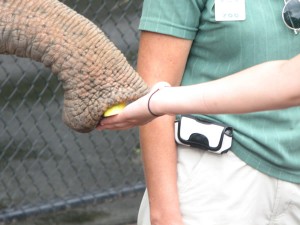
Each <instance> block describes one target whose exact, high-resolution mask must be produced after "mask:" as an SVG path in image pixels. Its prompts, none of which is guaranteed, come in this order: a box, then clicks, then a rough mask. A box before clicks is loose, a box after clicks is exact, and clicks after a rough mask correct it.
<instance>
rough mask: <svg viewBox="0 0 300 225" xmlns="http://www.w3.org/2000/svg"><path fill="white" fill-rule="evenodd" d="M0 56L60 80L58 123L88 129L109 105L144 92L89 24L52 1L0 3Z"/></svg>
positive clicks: (4, 0)
mask: <svg viewBox="0 0 300 225" xmlns="http://www.w3.org/2000/svg"><path fill="white" fill-rule="evenodd" d="M0 54H12V55H17V56H20V57H26V58H31V59H33V60H35V61H38V62H42V63H43V64H44V65H45V66H46V67H50V68H51V70H52V72H53V73H54V74H57V75H58V79H59V80H61V81H62V84H63V90H64V109H63V120H64V122H65V123H66V124H67V125H68V126H69V127H70V128H72V129H74V130H76V131H79V132H89V131H91V130H93V129H94V128H95V127H96V126H97V124H98V123H99V120H100V119H101V116H102V115H103V113H104V112H105V111H106V110H107V109H108V108H110V107H111V106H113V105H115V104H118V103H121V102H130V101H133V100H136V99H137V98H139V97H141V96H143V95H145V94H146V93H147V92H148V87H147V85H146V84H145V83H144V81H143V80H142V79H141V77H140V76H139V75H138V74H137V73H136V71H135V70H134V69H133V68H132V67H131V66H130V65H129V63H128V62H127V60H126V58H125V57H124V55H123V54H122V53H121V52H120V51H119V50H118V49H117V48H116V47H115V46H114V44H113V43H112V42H110V41H109V39H108V38H107V37H106V36H105V35H104V33H103V32H102V31H101V30H100V29H99V28H98V27H97V26H96V25H94V24H93V23H92V22H90V21H89V20H88V19H86V18H84V17H83V16H81V15H79V14H77V13H76V12H75V11H73V10H72V9H70V8H68V7H67V6H65V5H64V4H63V3H61V2H59V1H57V0H24V1H23V0H22V1H20V0H0Z"/></svg>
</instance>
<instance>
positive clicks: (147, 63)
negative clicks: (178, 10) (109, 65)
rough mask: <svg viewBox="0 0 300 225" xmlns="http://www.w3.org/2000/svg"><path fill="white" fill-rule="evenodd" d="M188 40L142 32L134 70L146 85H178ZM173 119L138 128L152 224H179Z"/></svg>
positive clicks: (188, 45) (187, 51) (168, 118)
mask: <svg viewBox="0 0 300 225" xmlns="http://www.w3.org/2000/svg"><path fill="white" fill-rule="evenodd" d="M190 46H191V41H187V40H184V39H179V38H175V37H171V36H166V35H161V34H156V33H150V32H142V34H141V39H140V48H139V56H138V72H139V74H141V76H142V77H143V79H144V80H145V81H146V82H147V83H148V85H149V86H152V85H153V84H155V83H157V82H159V81H167V82H169V83H170V84H171V85H172V86H177V85H179V84H180V81H181V78H182V74H183V71H184V68H185V64H186V60H187V56H188V53H189V50H190ZM173 122H174V118H173V117H171V116H163V117H160V118H158V119H156V120H154V121H153V122H151V123H149V124H147V125H146V126H143V127H141V128H140V138H141V147H142V157H143V162H144V170H145V178H146V184H147V188H148V194H149V200H150V210H151V222H152V224H153V225H159V224H163V225H165V224H169V225H173V224H174V225H175V224H176V225H177V224H178V225H179V224H182V220H181V215H180V210H179V203H178V194H177V173H176V171H177V170H176V163H177V154H176V146H175V142H174V130H173V129H174V126H173V125H174V123H173Z"/></svg>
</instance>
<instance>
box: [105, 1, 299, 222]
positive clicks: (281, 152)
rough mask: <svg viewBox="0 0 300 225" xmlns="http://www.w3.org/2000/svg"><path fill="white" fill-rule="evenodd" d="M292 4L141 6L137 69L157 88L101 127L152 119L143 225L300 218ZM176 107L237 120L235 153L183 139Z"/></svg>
mask: <svg viewBox="0 0 300 225" xmlns="http://www.w3.org/2000/svg"><path fill="white" fill-rule="evenodd" d="M285 4H286V5H292V6H293V7H291V12H292V11H293V10H296V11H297V10H298V11H300V10H299V9H300V8H299V4H300V3H299V1H297V0H290V1H287V2H285V1H274V0H264V1H258V0H257V1H250V0H190V1H175V0H164V1H159V0H145V1H144V6H143V13H142V17H141V22H140V29H141V30H142V32H141V37H140V48H139V56H138V65H137V70H138V72H139V74H140V75H141V76H142V77H143V78H144V80H145V81H146V82H147V83H148V84H149V86H151V87H152V86H153V88H152V90H151V92H150V94H148V95H147V96H145V97H143V98H141V99H139V100H138V101H136V102H133V103H131V104H129V105H128V106H127V107H126V108H125V110H124V111H123V112H122V113H120V114H119V115H118V116H115V117H111V118H107V119H104V120H103V121H101V125H100V127H99V129H100V130H102V129H127V128H129V127H132V126H136V125H143V124H146V123H147V124H146V125H144V126H141V127H140V139H141V147H142V158H143V162H144V171H145V179H146V185H147V191H146V192H145V196H144V198H143V201H142V204H141V208H140V212H139V219H138V224H141V225H148V224H152V225H160V224H164V225H165V224H168V225H182V224H185V225H196V224H197V225H198V224H230V225H235V224H243V225H253V224H289V225H290V224H292V225H293V224H299V223H300V185H299V184H300V107H299V90H300V85H299V75H298V74H299V70H298V67H299V58H300V56H298V54H299V53H300V36H299V35H296V34H295V32H294V31H293V30H291V29H288V28H287V26H286V25H289V22H290V21H286V20H285V21H284V22H283V21H282V8H284V7H285ZM297 7H298V8H297ZM285 9H286V7H285ZM284 16H285V15H284ZM284 18H285V17H284ZM295 22H296V24H297V21H296V20H295ZM239 71H241V72H239ZM161 81H164V82H165V83H160V82H161ZM157 83H158V84H157ZM169 85H170V86H172V87H165V86H169ZM177 86H181V87H177ZM158 89H159V90H158ZM157 90H158V91H157ZM151 113H152V114H154V115H159V117H155V116H153V115H152V114H151ZM163 114H168V115H164V116H161V115H163ZM175 114H193V115H195V116H196V117H198V118H200V119H205V120H208V121H211V122H212V123H215V122H220V123H224V124H227V125H229V126H231V127H233V129H234V133H233V144H232V147H231V149H230V151H229V152H228V153H226V154H222V155H218V154H214V153H211V152H209V151H203V150H199V149H197V148H191V147H187V146H182V145H177V144H176V143H175V141H174V133H175V127H174V120H175V116H174V115H175ZM154 118H155V119H154ZM150 121H151V122H150Z"/></svg>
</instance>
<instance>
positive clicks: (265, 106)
mask: <svg viewBox="0 0 300 225" xmlns="http://www.w3.org/2000/svg"><path fill="white" fill-rule="evenodd" d="M297 57H298V58H297ZM297 57H295V58H293V59H291V60H289V61H273V62H268V63H263V64H260V65H257V66H254V67H252V68H249V69H247V70H244V71H241V72H239V73H236V74H233V75H231V76H228V77H225V78H222V79H219V80H215V81H211V82H207V83H202V84H197V85H192V86H186V87H175V88H164V89H162V90H161V91H159V92H157V93H156V94H155V95H154V96H152V99H151V109H152V110H153V111H154V112H155V113H157V114H185V113H201V114H222V113H248V112H254V111H261V110H270V109H279V108H287V107H291V106H296V105H300V77H299V75H298V74H299V72H298V71H299V69H300V68H298V64H299V63H297V60H299V58H300V57H299V56H297ZM299 67H300V66H299Z"/></svg>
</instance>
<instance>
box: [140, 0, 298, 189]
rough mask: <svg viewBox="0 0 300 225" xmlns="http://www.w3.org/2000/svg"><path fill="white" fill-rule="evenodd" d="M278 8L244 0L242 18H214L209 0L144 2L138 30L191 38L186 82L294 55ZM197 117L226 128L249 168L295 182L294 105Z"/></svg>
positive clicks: (270, 1)
mask: <svg viewBox="0 0 300 225" xmlns="http://www.w3.org/2000/svg"><path fill="white" fill-rule="evenodd" d="M283 6H284V1H283V0H281V1H280V0H279V1H274V0H246V19H245V20H243V21H227V22H225V21H222V22H217V21H216V20H215V1H214V0H144V7H143V12H142V17H141V21H140V29H141V30H147V31H152V32H158V33H163V34H167V35H172V36H176V37H179V38H185V39H190V40H193V45H192V48H191V51H190V54H189V58H188V62H187V65H186V70H185V73H184V77H183V81H182V85H190V84H196V83H201V82H206V81H210V80H215V79H218V78H221V77H224V76H227V75H229V74H232V73H235V72H237V71H240V70H243V69H245V68H248V67H250V66H253V65H256V64H259V63H262V62H265V61H269V60H277V59H288V58H291V57H293V56H295V55H297V54H299V53H300V34H299V35H295V34H294V33H293V31H291V30H289V29H288V28H287V27H285V25H284V23H283V21H282V17H281V11H282V8H283ZM299 75H300V71H299ZM266 88H268V87H267V86H266ZM299 90H300V87H299ZM216 91H218V90H216ZM237 95H238V93H237ZM198 116H199V117H203V118H206V119H210V120H213V121H219V122H223V123H225V124H228V125H230V126H232V127H233V128H234V143H233V146H232V149H231V150H232V151H233V152H234V153H235V154H236V155H237V156H238V157H240V158H241V159H242V160H243V161H245V162H246V163H247V164H249V165H250V166H252V167H254V168H256V169H257V170H259V171H261V172H263V173H265V174H268V175H270V176H273V177H276V178H279V179H282V180H286V181H290V182H295V183H300V107H293V108H289V109H284V110H274V111H264V112H257V113H249V114H241V115H198ZM245 179H246V178H245Z"/></svg>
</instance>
